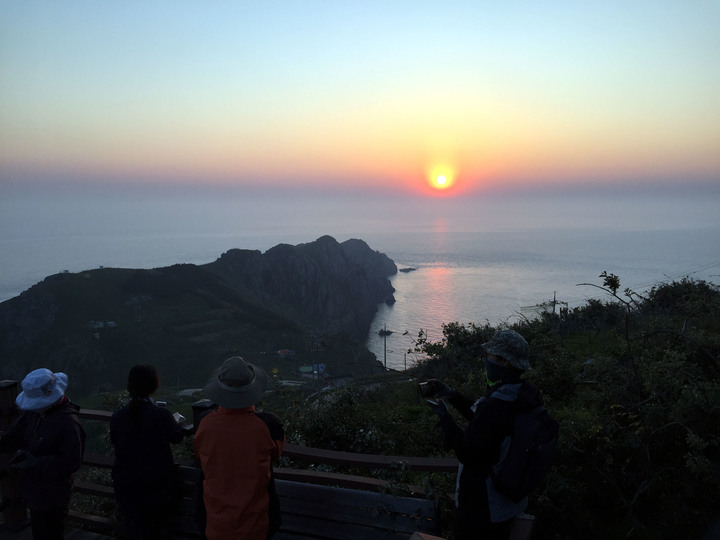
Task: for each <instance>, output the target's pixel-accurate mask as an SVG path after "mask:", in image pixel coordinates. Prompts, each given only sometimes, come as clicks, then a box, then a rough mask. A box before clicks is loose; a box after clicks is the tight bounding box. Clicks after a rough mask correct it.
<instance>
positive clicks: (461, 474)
mask: <svg viewBox="0 0 720 540" xmlns="http://www.w3.org/2000/svg"><path fill="white" fill-rule="evenodd" d="M480 348H481V349H482V350H483V351H484V352H485V353H486V354H487V356H486V357H485V358H484V359H483V363H484V367H485V378H486V392H485V395H483V396H481V397H480V398H479V399H477V400H475V399H469V398H467V397H464V396H463V395H461V394H460V393H459V392H458V391H456V390H454V389H452V388H450V387H449V386H447V385H446V384H445V383H443V382H441V381H439V380H436V379H431V380H430V381H428V384H429V385H430V387H431V389H432V392H433V393H434V394H435V395H436V396H437V397H438V398H441V399H439V400H438V401H433V402H431V404H430V406H431V408H432V410H433V412H435V414H437V415H438V417H439V419H440V421H439V423H438V425H439V426H440V428H441V429H442V431H443V435H444V439H445V444H446V446H447V447H449V448H452V449H453V450H454V451H455V454H456V456H457V457H458V461H459V462H460V465H459V467H458V478H457V488H456V494H455V504H456V507H457V509H456V512H455V523H454V530H455V537H456V538H462V539H475V538H482V539H484V540H485V539H495V538H508V537H509V535H510V529H511V526H512V523H513V520H514V518H515V517H516V516H518V515H519V514H521V513H522V512H524V511H525V509H526V508H527V504H528V499H527V497H524V498H522V499H521V500H519V501H516V500H513V499H510V498H508V497H506V496H504V495H502V494H501V493H499V492H498V491H497V490H496V489H495V487H494V484H493V482H492V479H491V478H490V476H491V469H492V468H495V467H500V466H501V464H502V460H503V459H504V454H503V453H502V449H503V448H505V446H506V445H507V443H506V441H507V440H508V438H509V436H510V433H511V431H512V426H513V419H514V417H515V414H516V413H517V412H518V411H520V410H531V409H533V408H535V407H537V406H538V405H541V404H542V403H543V397H542V394H541V393H540V391H539V390H538V389H537V388H536V387H535V386H534V385H533V384H532V383H530V382H529V381H527V380H523V379H522V375H523V373H525V372H526V371H527V370H529V369H530V345H529V344H528V342H527V341H526V340H525V338H523V337H522V336H521V335H520V334H519V333H518V332H516V331H515V330H499V331H498V332H496V333H495V335H494V336H493V337H492V339H490V340H489V341H487V342H485V343H482V344H481V345H480ZM443 400H447V401H448V402H449V403H450V404H451V405H452V406H453V407H454V408H455V409H456V410H457V411H458V412H460V414H462V415H463V417H464V418H466V419H467V420H468V424H467V427H466V428H465V429H461V428H460V427H459V426H458V425H457V424H456V423H455V420H454V419H453V417H452V415H450V413H449V411H448V407H447V405H445V402H444V401H443ZM503 445H505V446H503Z"/></svg>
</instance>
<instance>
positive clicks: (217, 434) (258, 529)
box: [194, 356, 285, 540]
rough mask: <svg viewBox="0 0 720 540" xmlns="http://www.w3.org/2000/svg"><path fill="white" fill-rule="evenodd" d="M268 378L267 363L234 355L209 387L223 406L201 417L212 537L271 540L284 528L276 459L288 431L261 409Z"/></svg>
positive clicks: (199, 441)
mask: <svg viewBox="0 0 720 540" xmlns="http://www.w3.org/2000/svg"><path fill="white" fill-rule="evenodd" d="M267 382H268V377H267V373H266V372H265V371H264V370H263V369H262V368H261V367H259V366H256V365H253V364H251V363H250V362H247V361H245V360H244V359H243V358H242V357H239V356H233V357H231V358H228V359H227V360H225V361H224V362H223V363H222V365H221V366H220V367H219V368H218V369H216V370H215V371H214V372H213V374H212V376H211V377H210V380H209V381H208V383H207V385H206V386H205V395H206V396H207V397H208V399H210V400H211V401H213V402H214V403H215V404H217V405H218V409H217V410H215V411H212V412H211V413H209V414H207V415H206V416H204V417H203V418H202V419H201V421H200V422H199V424H198V427H197V431H196V432H195V439H194V446H195V457H196V458H197V460H198V462H199V463H200V467H201V468H202V471H203V475H204V477H205V478H204V480H203V500H204V503H205V510H206V515H207V524H206V527H205V535H206V537H207V540H235V539H238V538H243V539H244V540H265V539H266V538H270V537H271V536H272V535H273V534H274V533H275V532H277V530H278V529H279V526H280V514H279V506H278V500H277V494H276V492H275V484H274V478H273V472H272V463H273V461H277V460H278V459H279V458H280V454H281V453H282V449H283V445H284V443H285V431H284V429H283V425H282V423H281V421H280V419H279V418H278V417H277V416H275V415H274V414H272V413H268V412H259V411H256V410H255V405H256V404H257V402H259V401H260V400H261V399H262V397H263V395H264V394H265V389H266V388H267Z"/></svg>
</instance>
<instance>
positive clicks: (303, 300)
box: [0, 236, 397, 392]
mask: <svg viewBox="0 0 720 540" xmlns="http://www.w3.org/2000/svg"><path fill="white" fill-rule="evenodd" d="M396 272H397V267H396V266H395V263H394V262H393V261H392V260H391V259H389V258H388V257H387V256H386V255H384V254H382V253H379V252H377V251H374V250H372V249H371V248H370V247H369V246H368V245H367V244H366V243H365V242H363V241H362V240H348V241H346V242H343V243H338V242H337V241H336V240H335V239H334V238H332V237H330V236H323V237H321V238H319V239H317V240H316V241H314V242H309V243H307V244H300V245H296V246H291V245H287V244H280V245H278V246H275V247H274V248H272V249H270V250H268V251H267V252H265V253H261V252H260V251H252V250H242V249H232V250H230V251H228V252H226V253H224V254H222V255H221V256H220V257H219V258H218V259H217V260H215V261H213V262H211V263H208V264H204V265H193V264H176V265H173V266H169V267H164V268H154V269H151V270H139V269H124V268H98V269H93V270H87V271H84V272H78V273H70V272H63V273H61V274H55V275H52V276H49V277H47V278H45V279H44V280H43V281H41V282H40V283H37V284H36V285H34V286H33V287H31V288H30V289H28V290H27V291H25V292H24V293H22V294H21V295H19V296H17V297H15V298H11V299H10V300H7V301H5V302H2V303H0V358H2V362H1V363H0V379H14V380H20V379H21V378H22V377H23V376H24V374H25V373H27V372H28V371H29V370H30V369H34V368H36V367H39V366H44V367H48V368H50V369H53V370H55V371H65V372H68V373H71V374H72V377H71V380H72V381H73V383H72V384H73V386H74V387H75V388H76V390H77V389H78V387H81V389H82V391H83V392H98V391H102V390H103V389H107V388H110V387H111V386H113V385H114V387H117V386H118V382H117V381H120V383H119V384H121V385H122V381H124V379H125V377H126V376H127V369H128V368H129V366H131V365H132V364H135V363H150V364H154V365H156V366H157V367H158V369H159V370H160V372H161V373H163V374H164V376H169V377H170V379H171V380H172V381H173V382H174V383H175V384H176V385H178V386H179V385H181V384H182V383H183V381H186V384H191V385H196V386H198V385H199V386H202V385H203V384H204V380H205V379H206V377H207V376H208V374H209V373H210V371H211V368H212V367H214V366H215V365H216V364H217V363H218V362H220V361H221V360H222V359H224V358H226V357H227V356H228V355H231V354H242V355H247V356H248V357H249V358H251V359H253V360H254V361H258V362H261V364H263V365H264V367H266V368H267V369H268V370H272V371H273V372H276V370H277V372H278V373H281V374H282V373H283V372H286V373H293V372H294V371H295V370H297V368H298V367H299V364H298V363H308V362H310V363H312V362H315V361H317V360H318V359H322V360H323V362H324V363H325V364H326V365H327V366H328V368H329V371H333V372H335V373H345V372H352V370H353V369H355V370H361V369H366V367H367V366H373V361H374V360H376V359H375V358H374V355H372V354H371V353H370V352H369V351H368V350H367V348H365V347H364V345H363V340H364V339H365V338H366V337H367V335H368V332H369V329H370V324H371V322H372V320H373V317H374V315H375V313H376V311H377V307H378V304H379V303H381V302H388V303H392V302H393V301H394V298H393V293H394V289H393V288H392V285H391V284H390V281H389V279H388V277H389V276H390V275H393V274H395V273H396ZM285 349H289V350H294V351H296V352H297V354H296V356H295V357H293V358H296V360H293V359H287V358H278V356H277V353H276V351H278V350H285ZM377 365H378V368H380V365H379V363H378V364H377ZM367 369H371V370H372V369H374V368H372V367H369V368H367Z"/></svg>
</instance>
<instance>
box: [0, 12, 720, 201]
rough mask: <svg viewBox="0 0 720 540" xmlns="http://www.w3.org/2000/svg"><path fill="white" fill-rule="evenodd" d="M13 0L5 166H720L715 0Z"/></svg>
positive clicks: (398, 176)
mask: <svg viewBox="0 0 720 540" xmlns="http://www.w3.org/2000/svg"><path fill="white" fill-rule="evenodd" d="M0 9H1V11H0V13H2V15H1V16H0V185H2V184H5V185H6V186H7V185H16V184H18V183H27V184H33V183H35V182H38V183H46V182H61V181H67V180H71V179H81V180H84V181H91V182H97V183H106V182H117V181H123V182H125V181H127V182H134V183H153V182H160V183H172V182H182V183H193V184H200V183H213V184H223V185H239V186H258V185H260V186H281V187H288V186H317V187H320V188H323V189H327V188H328V186H338V187H351V188H355V189H367V190H372V189H383V190H387V191H396V190H399V191H406V192H408V193H410V192H414V193H420V192H423V191H427V190H428V189H429V188H428V183H427V182H428V178H436V177H437V176H438V175H441V174H442V175H444V176H445V177H446V184H445V185H446V186H450V188H449V189H447V190H445V193H446V194H453V193H454V194H463V193H467V192H469V191H480V192H483V191H488V190H497V189H499V188H500V187H503V186H506V187H507V186H509V187H522V186H526V185H529V184H533V185H544V184H547V185H557V184H560V185H564V184H573V185H574V186H584V185H586V184H592V183H596V182H603V183H605V184H611V185H614V184H619V183H625V182H632V183H636V184H637V183H639V184H641V185H642V184H644V183H653V185H660V184H662V185H665V184H668V183H686V184H688V185H689V184H690V183H706V184H718V183H720V30H719V29H720V2H718V1H717V0H692V1H688V0H676V1H669V0H646V1H628V0H623V1H607V0H603V1H593V2H589V1H579V0H578V1H574V2H569V1H542V2H541V1H526V2H518V1H500V0H493V1H491V2H483V1H478V0H475V1H467V2H426V1H418V0H414V1H410V0H408V1H403V2H398V1H388V0H386V1H377V2H375V1H350V0H335V1H322V2H309V1H302V0H298V1H290V2H272V1H268V2H261V1H252V2H241V1H208V2H197V1H193V2H189V1H182V0H168V1H148V0H142V1H127V0H125V1H121V2H120V1H95V2H89V1H70V0H49V1H33V0H22V1H18V0H0Z"/></svg>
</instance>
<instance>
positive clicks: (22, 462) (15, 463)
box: [10, 450, 37, 469]
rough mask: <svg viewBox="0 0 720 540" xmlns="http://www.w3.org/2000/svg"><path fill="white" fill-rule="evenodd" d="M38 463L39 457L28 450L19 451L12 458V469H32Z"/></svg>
mask: <svg viewBox="0 0 720 540" xmlns="http://www.w3.org/2000/svg"><path fill="white" fill-rule="evenodd" d="M36 465H37V458H36V457H35V456H33V455H32V454H31V453H30V452H28V451H27V450H20V451H18V452H17V453H16V454H15V455H14V456H13V457H12V459H11V460H10V468H11V469H32V468H33V467H35V466H36Z"/></svg>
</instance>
